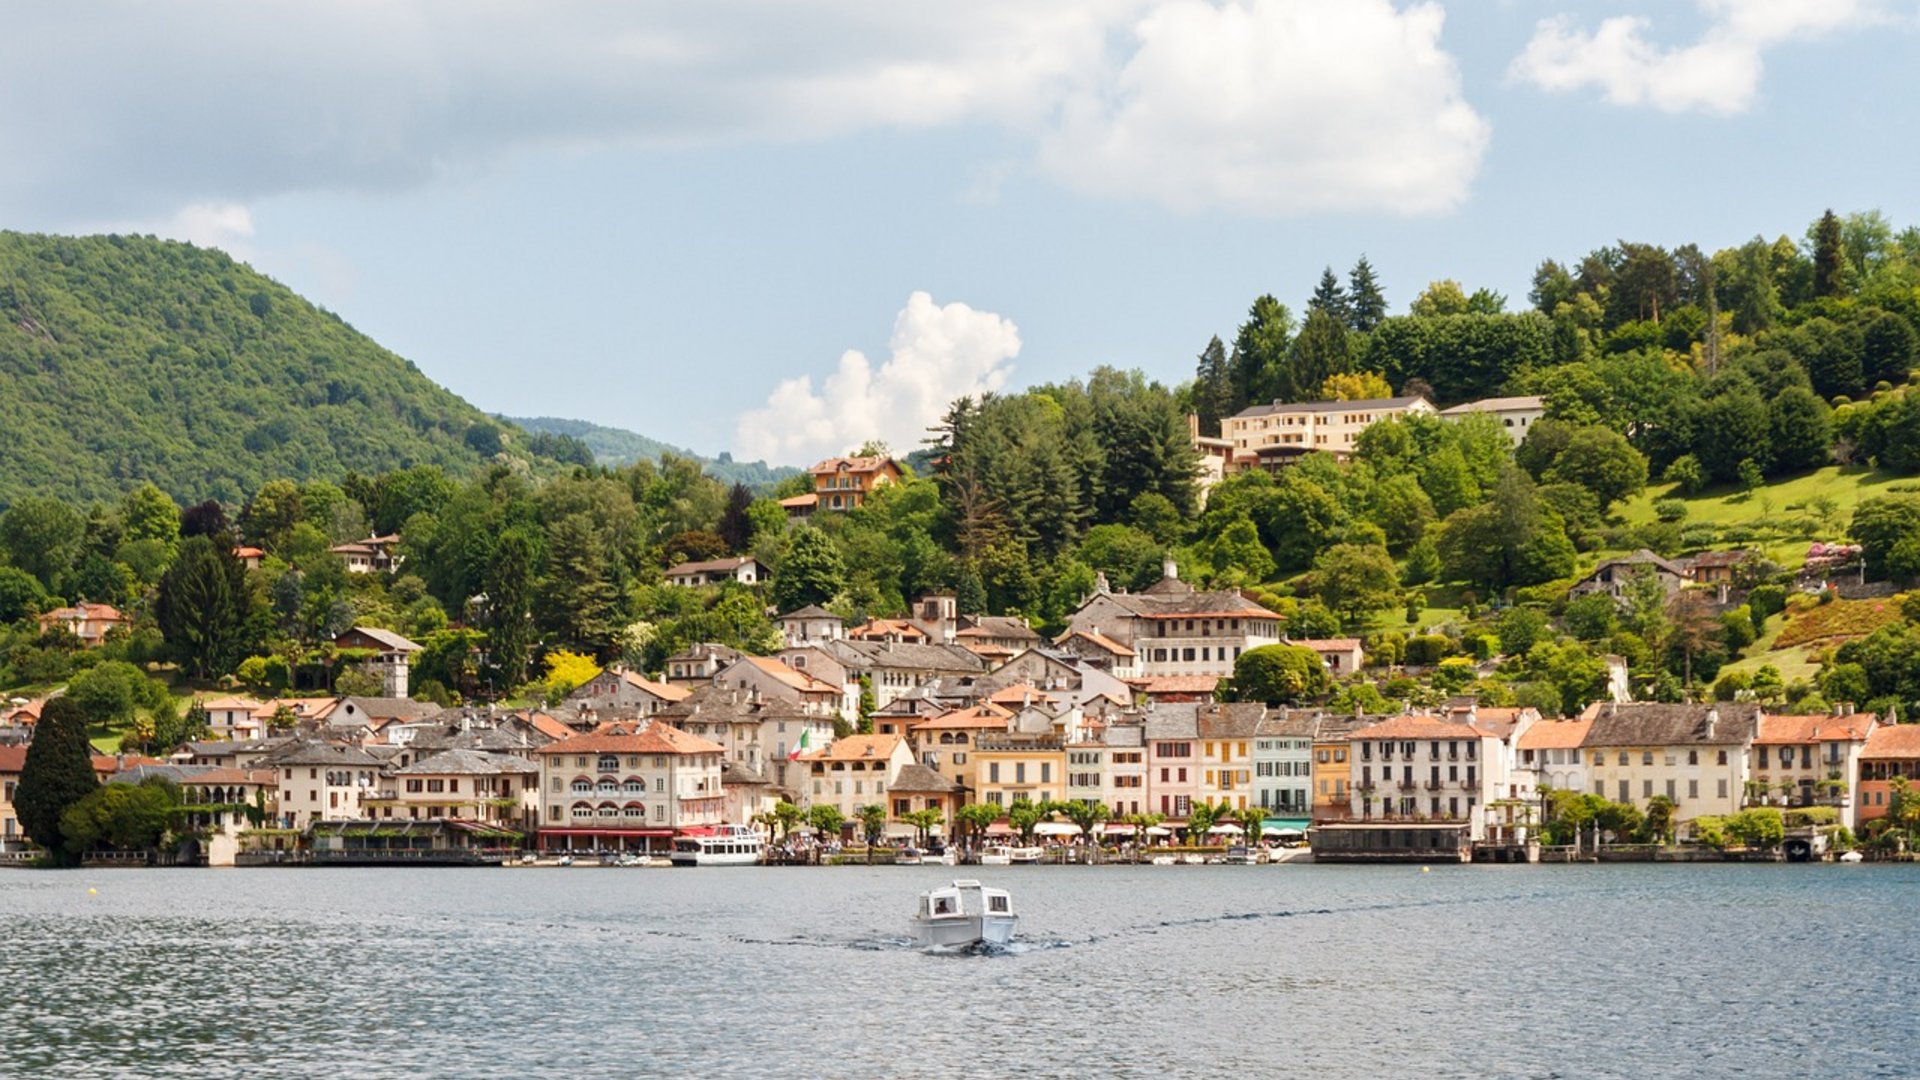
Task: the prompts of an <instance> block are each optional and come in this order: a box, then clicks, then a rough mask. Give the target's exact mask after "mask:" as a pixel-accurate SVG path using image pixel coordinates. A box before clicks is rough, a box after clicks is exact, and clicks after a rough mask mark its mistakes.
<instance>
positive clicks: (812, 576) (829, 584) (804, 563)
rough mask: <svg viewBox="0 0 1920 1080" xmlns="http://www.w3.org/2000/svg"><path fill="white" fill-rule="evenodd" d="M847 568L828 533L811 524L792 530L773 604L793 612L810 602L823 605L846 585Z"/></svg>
mask: <svg viewBox="0 0 1920 1080" xmlns="http://www.w3.org/2000/svg"><path fill="white" fill-rule="evenodd" d="M846 579H847V571H846V567H845V566H844V565H842V563H841V561H840V552H839V550H838V549H837V548H835V547H834V545H833V541H832V540H830V539H828V538H827V536H826V534H824V533H822V532H821V531H820V530H818V529H816V528H813V527H812V526H809V525H802V526H799V527H797V528H795V529H794V530H793V538H792V540H791V541H790V542H789V543H788V545H787V553H786V555H785V556H784V557H783V558H782V559H781V560H780V570H779V572H778V573H776V574H775V575H774V578H773V606H774V608H775V609H777V610H779V611H794V610H797V609H799V608H803V607H806V606H807V605H808V604H824V603H826V602H827V601H829V600H832V599H833V598H834V597H835V596H836V595H838V594H839V593H840V591H841V590H842V589H845V588H846Z"/></svg>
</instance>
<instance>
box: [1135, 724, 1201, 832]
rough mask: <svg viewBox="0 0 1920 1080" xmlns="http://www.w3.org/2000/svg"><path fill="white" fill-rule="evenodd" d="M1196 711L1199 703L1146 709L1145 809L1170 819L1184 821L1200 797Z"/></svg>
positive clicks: (1198, 726) (1144, 739) (1198, 740)
mask: <svg viewBox="0 0 1920 1080" xmlns="http://www.w3.org/2000/svg"><path fill="white" fill-rule="evenodd" d="M1198 712H1199V706H1198V705H1156V706H1152V707H1150V708H1148V709H1147V711H1146V715H1145V728H1144V730H1143V732H1142V736H1143V738H1142V742H1144V743H1145V744H1146V755H1147V762H1146V764H1147V768H1146V776H1147V800H1146V801H1147V805H1148V807H1149V811H1148V812H1150V813H1156V814H1160V815H1162V816H1163V817H1165V818H1166V819H1167V820H1168V821H1169V822H1185V821H1186V819H1187V815H1188V814H1189V813H1191V812H1192V811H1193V804H1194V801H1195V800H1196V799H1198V798H1200V791H1201V787H1200V747H1199V742H1200V722H1199V717H1198Z"/></svg>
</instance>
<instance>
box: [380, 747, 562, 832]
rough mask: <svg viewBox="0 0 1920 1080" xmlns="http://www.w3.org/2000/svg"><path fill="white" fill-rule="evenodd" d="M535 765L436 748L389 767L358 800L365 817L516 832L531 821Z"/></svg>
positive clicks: (510, 757)
mask: <svg viewBox="0 0 1920 1080" xmlns="http://www.w3.org/2000/svg"><path fill="white" fill-rule="evenodd" d="M539 799H540V767H539V766H538V765H536V764H534V763H533V762H532V761H530V760H528V759H527V758H525V757H521V756H518V755H514V754H501V753H490V752H488V751H484V750H465V749H462V750H439V751H435V752H433V753H431V754H428V755H426V756H424V757H419V758H417V759H416V760H413V761H412V762H410V763H409V764H405V765H401V766H398V767H394V768H389V769H388V770H386V771H385V772H383V773H382V774H381V776H380V782H379V787H378V790H377V791H375V792H374V793H371V794H368V795H365V796H363V797H362V798H361V800H360V804H361V806H362V807H363V808H364V809H365V811H366V816H367V817H368V818H369V819H375V818H378V819H394V818H400V819H405V820H409V821H427V820H433V819H436V818H439V819H445V820H450V821H473V822H481V823H484V824H490V825H498V826H500V827H502V828H506V829H511V830H514V831H516V832H525V831H527V830H530V829H531V828H532V827H533V826H534V825H535V824H536V823H537V814H538V812H539V806H540V802H539Z"/></svg>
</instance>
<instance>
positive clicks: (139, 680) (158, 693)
mask: <svg viewBox="0 0 1920 1080" xmlns="http://www.w3.org/2000/svg"><path fill="white" fill-rule="evenodd" d="M67 696H68V697H71V698H72V699H73V700H74V703H75V704H77V705H79V706H80V710H81V712H83V713H85V714H86V718H87V724H88V727H89V728H90V729H94V730H108V731H110V730H116V729H119V728H123V727H125V726H127V724H128V723H130V722H131V721H132V720H133V715H134V712H135V710H138V709H140V708H143V707H145V708H153V707H155V706H158V705H161V704H162V703H164V702H165V701H166V699H167V692H166V688H165V687H164V686H162V685H161V684H160V683H157V682H155V681H154V680H152V679H149V678H147V675H146V673H145V672H143V671H141V670H140V669H139V668H137V667H135V666H134V665H132V664H129V663H127V662H126V661H125V660H103V661H101V662H100V663H98V664H95V665H94V666H93V667H90V668H88V669H87V670H85V671H82V672H80V673H79V674H78V675H75V676H74V677H73V679H72V680H71V681H70V682H68V684H67Z"/></svg>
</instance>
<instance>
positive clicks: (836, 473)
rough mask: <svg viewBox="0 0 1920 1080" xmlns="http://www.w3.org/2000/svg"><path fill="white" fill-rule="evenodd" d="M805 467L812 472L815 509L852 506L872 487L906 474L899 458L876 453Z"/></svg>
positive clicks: (892, 481)
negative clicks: (894, 458) (895, 458)
mask: <svg viewBox="0 0 1920 1080" xmlns="http://www.w3.org/2000/svg"><path fill="white" fill-rule="evenodd" d="M807 471H808V472H809V473H812V474H813V491H814V496H815V499H814V504H813V507H812V509H814V510H851V509H853V508H854V507H856V506H859V505H860V504H861V503H863V502H865V501H866V499H867V496H868V495H870V494H872V493H873V492H874V490H875V489H877V488H879V487H882V486H884V485H886V484H897V483H899V482H900V480H901V478H902V477H903V476H905V475H906V474H905V473H904V472H903V471H902V470H901V468H900V463H899V462H897V461H895V460H893V459H892V458H890V457H884V456H879V455H875V456H871V457H834V458H828V459H827V460H825V461H822V462H820V463H819V464H817V465H815V466H814V467H813V468H811V469H808V470H807ZM793 509H795V508H793V507H789V513H791V512H792V510H793Z"/></svg>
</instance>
